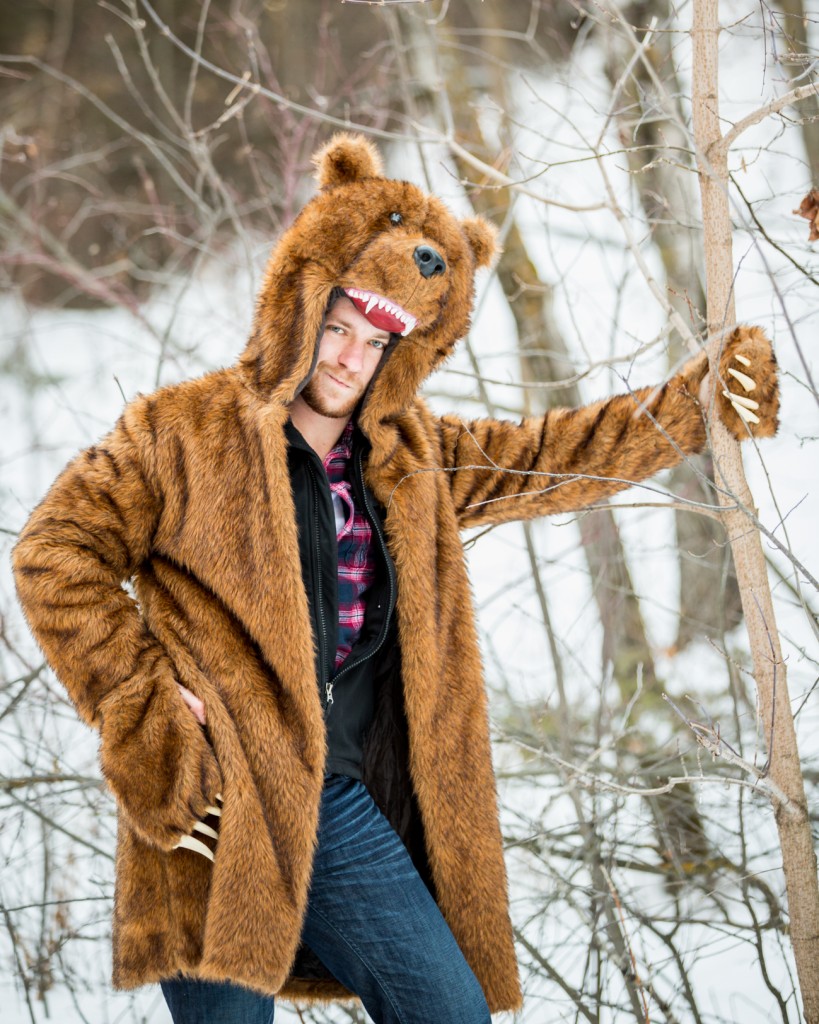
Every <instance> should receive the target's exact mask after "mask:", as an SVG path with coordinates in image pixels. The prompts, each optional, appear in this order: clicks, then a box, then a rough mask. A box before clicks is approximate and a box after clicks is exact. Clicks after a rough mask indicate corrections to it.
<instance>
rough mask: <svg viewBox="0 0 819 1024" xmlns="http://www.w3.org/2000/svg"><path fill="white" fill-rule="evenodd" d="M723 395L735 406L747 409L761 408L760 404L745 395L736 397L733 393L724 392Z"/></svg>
mask: <svg viewBox="0 0 819 1024" xmlns="http://www.w3.org/2000/svg"><path fill="white" fill-rule="evenodd" d="M722 393H723V395H725V397H726V398H727V399H728V401H729V402H731V403H732V404H733V405H744V406H745V408H746V409H758V408H759V402H755V401H754V400H753V398H746V397H745V396H744V395H735V394H734V393H733V392H732V391H723V392H722Z"/></svg>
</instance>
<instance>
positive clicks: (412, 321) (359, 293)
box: [344, 288, 418, 338]
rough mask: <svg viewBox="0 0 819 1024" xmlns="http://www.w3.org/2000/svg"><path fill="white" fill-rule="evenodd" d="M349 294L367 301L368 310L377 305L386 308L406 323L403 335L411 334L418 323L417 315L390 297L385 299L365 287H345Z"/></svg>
mask: <svg viewBox="0 0 819 1024" xmlns="http://www.w3.org/2000/svg"><path fill="white" fill-rule="evenodd" d="M344 290H345V291H346V292H347V294H348V295H350V296H351V297H352V298H355V299H359V300H361V301H362V302H366V304H367V305H366V312H367V313H369V312H370V310H371V309H373V307H375V306H377V307H378V308H379V309H384V310H386V311H387V312H388V313H390V314H391V315H392V316H394V317H395V318H396V319H397V320H400V321H401V323H402V324H404V330H403V331H402V332H401V337H402V338H403V337H404V335H406V334H409V332H410V331H411V330H412V329H413V328H414V327H415V325H416V324H417V323H418V320H417V318H416V317H414V316H413V315H412V313H407V311H406V310H404V309H402V308H401V307H400V306H399V305H396V303H394V302H390V300H389V299H385V298H384V296H383V295H376V294H375V292H368V291H365V290H364V289H363V288H345V289H344Z"/></svg>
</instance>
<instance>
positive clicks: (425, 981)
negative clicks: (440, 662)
mask: <svg viewBox="0 0 819 1024" xmlns="http://www.w3.org/2000/svg"><path fill="white" fill-rule="evenodd" d="M359 305H361V303H360V302H359ZM365 308H366V307H365ZM379 313H380V316H381V317H382V321H383V316H384V314H383V313H382V312H380V311H377V312H376V313H375V315H374V317H373V319H374V320H378V317H379ZM390 326H400V325H396V324H393V325H390ZM390 341H391V335H390V333H389V331H387V330H384V329H379V328H378V327H377V326H375V325H374V324H373V323H371V322H370V320H369V319H367V317H366V316H365V315H364V314H363V313H361V312H359V310H358V309H357V308H356V305H355V304H354V303H353V301H352V300H351V299H349V298H347V297H346V296H345V295H344V294H343V293H341V290H340V289H335V290H334V292H333V293H331V304H330V308H329V310H328V313H327V317H326V320H325V323H324V330H323V332H322V335H321V340H320V342H319V347H318V355H317V365H316V368H315V370H314V371H313V374H312V376H311V377H310V380H309V381H308V383H307V384H306V385H305V387H304V389H303V390H302V391H301V392H300V393H299V394H298V395H297V396H296V398H295V399H294V400H293V402H292V403H290V405H289V412H290V422H289V424H288V425H287V428H286V429H287V431H288V435H289V438H290V444H291V453H292V454H291V458H292V459H293V461H294V462H295V463H296V466H295V467H294V470H293V472H292V473H291V479H292V480H293V486H294V490H295V491H296V493H297V494H298V489H299V481H303V479H304V475H305V473H304V466H303V465H301V464H303V463H308V464H309V465H310V468H309V469H308V470H307V473H309V474H313V476H314V479H315V480H316V481H317V482H318V484H319V489H320V490H321V492H322V494H321V498H322V499H323V500H321V501H319V500H316V509H317V510H320V514H319V515H317V517H316V519H314V518H313V516H312V514H311V511H312V510H311V509H310V508H308V507H306V504H305V507H304V509H303V513H302V514H301V515H300V516H299V530H300V537H301V539H302V541H303V547H308V546H309V545H312V544H313V543H314V542H315V541H316V540H317V534H318V533H320V534H321V541H320V545H321V546H327V547H328V548H331V547H332V545H329V544H327V542H328V541H329V540H330V538H331V537H332V538H336V541H337V551H331V550H328V551H327V552H326V560H327V562H328V563H329V564H332V563H333V561H336V562H337V564H338V595H339V599H338V606H337V607H338V614H337V615H335V616H333V618H334V619H337V620H338V630H337V635H336V636H334V638H333V639H334V641H335V645H336V647H335V651H334V655H335V660H334V666H333V672H332V673H331V675H330V677H329V679H328V682H327V683H326V691H325V709H326V722H327V735H328V757H327V763H326V766H325V783H324V789H323V792H322V804H321V811H320V820H319V833H318V846H317V851H316V858H315V862H314V867H313V875H312V880H311V886H310V896H309V899H308V904H307V914H306V918H305V924H304V931H303V941H304V942H305V944H306V945H307V946H308V947H309V948H310V949H311V950H312V951H313V952H314V953H315V954H317V955H318V957H319V958H320V960H321V962H322V963H323V964H325V965H326V966H327V967H329V969H330V970H331V971H332V972H333V974H334V975H335V977H336V978H338V979H339V980H341V981H342V982H343V983H344V984H345V985H346V986H347V988H349V989H350V990H351V991H354V992H356V993H357V994H358V995H359V996H360V997H361V999H362V1001H363V1003H364V1005H365V1006H366V1007H367V1009H368V1011H369V1013H370V1015H371V1017H372V1018H373V1019H374V1020H375V1021H396V1022H397V1021H418V1022H421V1021H435V1020H440V1021H447V1022H450V1021H451V1022H453V1024H454V1022H460V1021H463V1022H464V1024H479V1022H486V1021H488V1020H489V1009H488V1007H487V1005H486V1000H485V998H484V995H483V992H482V990H481V987H480V985H479V984H478V982H477V980H476V978H475V975H474V974H473V973H472V971H471V969H470V968H469V965H468V964H467V962H466V960H465V959H464V956H463V954H462V953H461V951H460V949H459V948H458V944H457V943H456V941H455V939H454V938H453V936H452V932H451V931H450V930H449V927H448V926H447V924H446V922H445V920H444V918H443V916H442V915H441V912H440V911H439V909H438V907H437V906H436V904H435V901H434V899H433V898H432V896H431V895H430V892H429V890H428V889H427V888H426V886H425V885H424V883H423V881H422V880H421V878H420V876H419V874H418V872H417V871H416V869H415V868H414V866H413V863H412V860H411V859H410V856H409V854H408V853H407V850H406V848H405V847H404V845H403V843H402V842H401V840H400V838H399V837H398V835H397V834H396V833H395V831H394V830H393V829H392V827H391V826H390V825H389V823H388V822H387V820H386V818H385V817H384V816H383V814H381V812H380V811H379V810H378V808H377V807H376V805H375V803H374V802H373V800H372V797H371V796H370V795H369V793H368V791H367V789H366V788H365V787H364V785H363V784H362V782H361V781H360V778H361V770H360V760H361V750H360V737H361V736H362V735H364V734H366V732H367V729H368V727H369V725H370V719H371V717H372V703H373V694H372V692H366V691H367V689H369V690H370V691H371V689H372V678H371V677H369V678H367V677H365V678H364V680H361V679H359V680H357V681H356V682H353V683H352V685H351V681H350V679H349V675H350V670H349V666H348V668H347V675H348V679H347V680H346V681H345V680H344V679H343V678H342V680H341V686H340V689H341V693H340V694H339V699H338V701H336V699H335V697H334V696H333V690H334V679H335V678H336V677H337V676H338V673H339V669H340V668H341V667H342V666H344V665H345V662H347V661H348V659H350V658H351V655H352V659H355V658H356V657H358V658H359V659H360V658H362V656H363V657H364V658H366V657H367V656H368V651H367V648H366V647H364V648H363V650H358V651H357V653H353V652H355V651H356V641H357V640H358V638H359V636H360V634H361V629H362V626H363V624H364V619H365V614H366V602H367V598H368V597H370V598H371V597H372V593H370V594H368V591H371V590H372V586H373V583H374V582H375V579H376V576H377V572H376V569H375V563H376V560H377V558H378V557H379V553H378V551H377V547H378V546H380V545H378V543H377V542H375V541H374V538H373V532H376V534H377V536H378V537H379V540H380V539H381V531H382V526H381V522H380V519H379V518H376V517H375V515H374V514H373V513H372V512H370V513H369V515H370V516H372V517H373V518H372V519H369V518H368V512H367V505H366V502H365V501H363V500H361V499H358V500H356V498H355V489H356V487H357V486H358V487H362V486H363V482H362V481H356V480H354V469H353V467H352V465H351V462H350V459H351V455H352V449H353V431H354V427H353V422H352V414H353V412H354V410H355V408H356V406H357V404H358V403H359V401H360V399H361V397H362V396H363V394H364V392H365V390H366V388H367V385H368V384H369V383H370V381H371V380H372V377H373V374H374V373H375V371H376V369H377V367H378V364H379V362H380V360H381V358H382V356H383V353H384V351H385V349H386V348H387V346H388V345H389V344H390ZM325 477H326V479H325ZM305 490H307V488H305ZM328 496H329V497H331V499H332V506H333V513H334V518H333V520H332V521H331V519H330V509H329V507H328V502H327V500H326V499H327V497H328ZM317 498H318V496H317ZM296 507H297V510H300V509H302V503H301V502H300V501H299V500H298V498H297V501H296ZM316 523H321V526H320V527H318V528H317V527H316V525H315V524H316ZM381 557H382V558H383V559H385V560H387V561H389V555H388V554H387V552H386V549H385V548H384V549H383V551H382V552H381ZM304 562H305V564H306V565H309V555H307V556H305V557H304ZM382 571H383V567H382ZM389 571H390V573H393V572H394V570H393V569H392V566H391V564H390V568H389ZM305 579H306V580H309V579H310V570H309V568H307V570H306V572H305ZM331 589H332V588H328V590H331ZM308 593H310V596H311V605H312V607H313V628H314V633H315V634H316V635H318V634H319V633H320V630H321V628H322V627H321V611H320V609H318V608H317V607H316V604H317V602H318V601H319V600H320V597H319V595H318V594H317V593H315V592H314V591H313V590H310V591H308ZM345 598H346V600H345ZM389 611H392V608H391V606H390V607H389ZM331 614H332V612H331V610H328V613H327V615H328V618H329V616H330V615H331ZM385 618H386V619H388V618H389V614H388V615H387V616H385ZM381 628H382V631H383V632H385V633H386V630H387V628H388V622H386V621H385V622H384V624H383V625H382V627H381ZM375 643H378V638H376V639H375ZM370 646H371V647H372V646H373V644H372V643H371V644H370ZM317 672H318V673H319V678H324V673H323V671H322V668H321V666H320V665H319V666H317ZM368 683H369V686H368ZM179 689H180V692H181V694H182V697H183V699H184V701H185V703H186V704H187V705H188V707H189V708H190V709H191V711H192V712H193V714H194V715H195V716H196V718H197V720H198V721H199V722H200V723H201V724H202V725H205V724H206V722H207V708H206V706H205V704H204V702H203V701H202V700H200V699H199V698H198V697H197V696H196V695H195V694H193V693H191V691H190V690H188V689H187V688H186V687H183V686H182V685H181V684H179ZM209 827H210V826H209ZM180 845H186V846H188V848H189V849H192V850H195V851H197V852H200V853H202V854H203V855H205V856H209V857H211V858H212V857H213V854H212V853H211V851H210V849H209V848H208V847H207V846H204V845H202V839H201V838H197V837H193V841H192V842H186V840H185V839H183V840H182V841H181V843H180ZM162 989H163V992H164V995H165V998H166V1001H167V1003H168V1005H169V1007H170V1009H171V1013H172V1016H173V1019H174V1021H175V1022H176V1024H197V1022H202V1024H204V1022H208V1024H212V1022H220V1021H223V1020H224V1021H225V1022H227V1021H233V1020H241V1021H247V1022H254V1024H255V1022H259V1024H262V1022H269V1021H272V1020H273V1013H274V999H273V998H272V997H271V996H265V995H260V994H258V993H255V992H252V991H250V990H249V989H245V988H241V987H239V986H236V985H233V984H231V983H229V982H221V983H213V982H206V981H199V980H193V979H176V980H168V981H163V983H162Z"/></svg>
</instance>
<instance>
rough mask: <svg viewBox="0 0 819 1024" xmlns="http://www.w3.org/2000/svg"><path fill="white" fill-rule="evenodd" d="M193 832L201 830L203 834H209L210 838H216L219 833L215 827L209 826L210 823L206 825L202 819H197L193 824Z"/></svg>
mask: <svg viewBox="0 0 819 1024" xmlns="http://www.w3.org/2000/svg"><path fill="white" fill-rule="evenodd" d="M193 831H194V832H201V833H202V835H203V836H210V838H211V839H218V838H219V833H218V832H217V831H216V829H215V828H211V827H210V825H206V824H205V823H204V821H197V823H196V824H195V825H194V826H193Z"/></svg>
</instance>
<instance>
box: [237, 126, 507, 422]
mask: <svg viewBox="0 0 819 1024" xmlns="http://www.w3.org/2000/svg"><path fill="white" fill-rule="evenodd" d="M313 162H314V165H315V167H316V171H317V173H316V178H317V180H318V183H319V186H320V191H319V193H318V194H317V195H316V196H315V197H314V198H313V199H312V200H311V201H310V202H309V203H308V204H307V205H306V206H305V207H304V209H303V210H302V211H301V213H300V214H299V215H298V217H297V218H296V220H295V221H294V222H293V224H292V225H291V226H290V227H289V228H288V229H287V231H285V233H284V234H283V235H282V237H281V239H280V240H279V242H278V244H277V245H276V246H275V248H274V249H273V252H272V253H271V256H270V258H269V260H268V264H267V267H266V270H265V274H264V280H263V283H262V287H261V290H260V293H259V298H258V301H257V305H256V312H255V317H254V322H253V331H252V334H251V337H250V340H249V341H248V343H247V346H246V348H245V350H244V352H243V353H242V356H241V358H240V361H239V370H240V372H241V373H242V375H243V376H244V379H245V382H246V383H247V385H248V386H249V387H250V388H251V389H252V390H253V391H254V392H256V393H257V394H258V395H259V397H260V398H262V399H263V400H264V401H265V402H276V403H281V404H288V403H289V402H291V401H292V400H293V398H294V397H295V396H296V395H297V394H298V393H299V391H300V390H301V388H302V387H303V386H304V384H305V383H306V382H307V381H308V380H309V378H310V375H311V373H312V371H313V366H314V361H315V357H316V352H317V348H318V341H319V338H320V335H321V331H322V328H323V322H324V313H325V309H326V307H327V302H328V299H329V297H330V293H331V292H332V290H333V288H336V287H340V288H343V289H344V290H345V291H346V292H347V294H348V296H349V297H350V298H351V299H352V300H353V301H354V302H356V304H357V305H358V306H359V307H360V308H362V307H363V308H362V311H364V308H366V307H367V306H369V307H370V311H371V312H372V311H373V308H375V309H377V308H379V307H381V308H382V309H385V310H386V312H387V313H389V310H390V307H391V306H392V307H393V310H394V314H395V315H396V316H397V317H398V319H397V320H396V321H395V323H394V326H393V328H392V329H393V330H394V331H395V337H394V339H393V341H392V343H391V344H390V346H389V349H388V350H387V352H386V353H385V355H384V358H383V359H382V362H381V364H380V365H379V368H378V371H377V373H376V375H375V377H374V378H373V380H372V382H371V384H370V387H369V388H368V391H367V393H366V394H365V396H364V398H363V399H362V405H361V408H360V410H359V418H358V422H359V426H360V427H361V428H362V430H363V431H364V433H365V434H367V433H370V432H371V429H372V428H375V427H376V426H377V424H379V423H386V422H388V421H390V420H391V419H393V418H394V417H396V416H397V415H400V413H401V412H403V411H404V410H405V409H406V408H407V407H408V406H409V405H410V404H411V402H412V401H413V399H414V398H415V396H416V394H417V392H418V389H419V388H420V386H421V384H422V383H423V381H424V380H425V379H426V377H427V376H429V374H430V373H431V372H432V371H433V370H434V369H435V368H436V367H437V366H438V365H439V364H440V363H441V362H442V361H443V360H445V359H446V358H447V356H449V355H450V353H451V352H452V350H453V348H454V346H455V344H456V342H457V341H458V340H459V339H460V338H462V337H463V336H464V335H465V334H466V332H467V330H468V328H469V319H470V315H471V312H472V305H473V301H474V293H475V271H476V269H477V268H478V267H482V266H489V264H490V263H491V262H492V260H493V258H494V256H495V255H496V253H497V251H498V248H497V243H496V232H495V229H494V228H493V227H492V226H491V225H490V224H488V223H487V222H486V221H484V220H482V219H481V218H479V217H469V218H465V219H458V218H457V217H455V216H454V214H452V213H451V212H450V211H449V210H448V209H447V207H446V206H445V205H444V204H443V203H442V202H441V201H440V200H439V199H437V198H436V197H435V196H431V195H429V194H428V193H426V192H424V191H423V190H422V189H420V188H418V187H417V186H416V185H413V184H411V183H410V182H406V181H399V180H394V179H391V178H385V177H384V176H383V172H382V164H381V159H380V156H379V154H378V151H377V150H376V148H375V147H374V146H373V145H372V143H370V142H369V141H368V140H367V139H365V138H364V137H363V136H361V135H350V134H346V133H342V134H339V135H336V136H335V137H334V138H333V139H331V141H330V142H329V143H328V144H327V145H326V146H324V147H323V148H322V149H320V150H319V151H318V152H317V153H316V154H315V155H314V157H313ZM413 321H414V324H413ZM388 329H389V328H388ZM402 331H404V332H406V333H404V334H403V336H400V332H402ZM396 337H397V340H396ZM368 428H369V429H368Z"/></svg>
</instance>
